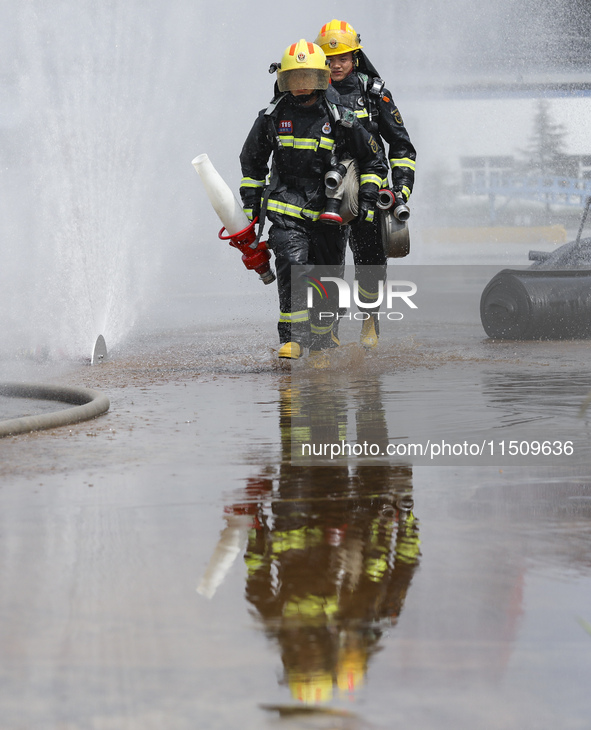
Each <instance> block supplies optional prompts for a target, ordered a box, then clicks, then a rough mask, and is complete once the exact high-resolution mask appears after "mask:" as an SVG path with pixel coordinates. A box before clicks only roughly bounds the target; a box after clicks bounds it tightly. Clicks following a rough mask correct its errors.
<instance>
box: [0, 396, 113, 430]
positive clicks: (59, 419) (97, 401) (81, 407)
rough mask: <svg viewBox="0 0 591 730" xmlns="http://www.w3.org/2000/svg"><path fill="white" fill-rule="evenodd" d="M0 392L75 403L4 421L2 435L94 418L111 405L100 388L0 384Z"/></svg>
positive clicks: (1, 422) (0, 428)
mask: <svg viewBox="0 0 591 730" xmlns="http://www.w3.org/2000/svg"><path fill="white" fill-rule="evenodd" d="M0 395H3V396H7V397H9V398H35V399H36V400H50V401H59V402H60V403H71V404H73V405H74V406H75V407H74V408H66V409H65V410H62V411H56V412H54V413H43V414H40V415H38V416H23V417H22V418H11V419H10V420H8V421H0V438H3V437H4V436H13V435H15V434H18V433H28V432H29V431H41V430H43V429H46V428H58V427H59V426H69V425H71V424H73V423H79V422H80V421H88V420H89V419H91V418H95V417H96V416H100V415H101V414H102V413H106V412H107V411H108V410H109V407H110V405H111V404H110V402H109V399H108V398H107V396H105V395H103V394H102V393H99V392H98V391H96V390H90V389H89V388H73V387H69V386H60V385H44V384H38V383H0Z"/></svg>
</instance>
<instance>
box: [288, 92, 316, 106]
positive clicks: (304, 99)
mask: <svg viewBox="0 0 591 730" xmlns="http://www.w3.org/2000/svg"><path fill="white" fill-rule="evenodd" d="M317 95H318V92H317V91H316V90H314V91H313V92H312V93H311V94H300V95H299V96H294V97H293V98H294V99H295V100H296V101H297V103H298V104H307V103H308V102H309V101H312V99H313V98H314V97H315V96H317Z"/></svg>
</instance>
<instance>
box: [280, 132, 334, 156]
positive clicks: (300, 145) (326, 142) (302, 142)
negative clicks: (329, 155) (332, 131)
mask: <svg viewBox="0 0 591 730" xmlns="http://www.w3.org/2000/svg"><path fill="white" fill-rule="evenodd" d="M279 141H280V142H281V144H282V145H283V147H293V149H294V150H311V151H312V152H316V150H317V149H318V148H319V147H320V148H321V149H323V150H331V149H332V148H333V147H334V139H330V138H329V137H321V138H320V139H319V140H318V139H306V138H305V137H293V136H292V135H288V134H280V135H279Z"/></svg>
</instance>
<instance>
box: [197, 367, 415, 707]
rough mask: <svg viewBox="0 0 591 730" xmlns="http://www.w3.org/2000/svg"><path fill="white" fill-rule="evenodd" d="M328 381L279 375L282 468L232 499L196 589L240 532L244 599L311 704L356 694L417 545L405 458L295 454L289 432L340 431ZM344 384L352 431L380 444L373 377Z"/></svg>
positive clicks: (211, 585)
mask: <svg viewBox="0 0 591 730" xmlns="http://www.w3.org/2000/svg"><path fill="white" fill-rule="evenodd" d="M314 375H316V374H314ZM334 385H335V384H334V383H332V384H330V383H328V382H326V381H324V380H323V379H322V375H320V374H318V377H317V378H316V379H314V380H311V381H309V382H308V383H307V385H306V387H300V384H298V385H296V384H295V383H294V382H292V379H291V378H290V377H288V378H286V379H285V381H284V382H283V383H281V385H280V430H281V444H282V460H281V464H280V467H279V473H278V475H271V476H270V475H269V474H270V473H272V466H270V468H269V470H267V471H266V472H263V473H262V474H261V476H260V477H258V478H253V479H249V480H248V483H247V486H246V488H245V489H244V490H243V492H242V493H241V494H240V495H239V497H238V499H236V501H235V503H234V504H233V505H231V506H229V507H228V508H227V510H226V511H227V515H226V519H227V523H228V527H227V528H226V530H225V531H224V534H223V536H222V540H221V541H220V543H219V544H218V547H217V550H216V556H214V559H213V560H212V562H211V563H210V568H209V569H208V572H207V574H206V576H205V578H204V580H203V581H202V584H201V586H200V592H201V593H204V594H206V595H212V593H213V591H214V590H215V586H216V585H217V584H219V582H220V581H221V580H222V578H223V575H224V574H225V572H226V571H227V569H228V566H229V564H231V562H232V561H233V559H234V558H235V556H236V554H237V553H238V552H239V551H240V550H241V547H242V546H241V540H242V537H241V536H242V535H243V534H244V533H245V532H247V538H246V542H247V547H246V553H245V562H246V566H247V572H248V575H247V579H246V598H247V600H248V601H249V603H250V604H251V605H252V606H253V607H254V608H255V609H256V613H257V615H258V617H259V618H260V620H261V621H262V623H263V626H264V630H265V632H266V634H267V636H268V637H269V638H271V639H273V640H274V641H276V642H277V645H278V647H279V650H280V654H281V660H282V663H283V667H284V677H283V679H284V682H285V683H286V684H287V685H288V686H289V689H290V692H291V695H292V698H293V699H295V700H297V701H299V702H300V703H303V704H304V705H306V706H310V705H318V704H320V703H324V702H328V701H329V700H331V699H332V698H333V697H334V696H335V694H336V695H341V696H342V695H345V696H348V697H349V698H352V697H353V696H354V693H355V691H356V690H358V689H359V687H360V686H361V685H362V684H363V682H364V679H365V676H366V672H367V668H368V663H369V660H370V659H371V657H372V655H373V654H374V653H375V652H376V651H377V650H378V645H379V640H380V637H381V635H382V633H383V631H384V629H385V628H386V627H389V626H393V625H395V624H396V622H397V620H398V616H399V615H400V613H401V611H402V608H403V606H404V601H405V597H406V593H407V590H408V588H409V586H410V583H411V581H412V577H413V574H414V572H415V570H416V568H417V566H418V563H419V554H420V553H419V531H418V522H417V520H416V518H415V516H414V514H413V499H412V468H411V467H410V466H407V465H402V466H401V465H397V466H379V465H355V466H354V467H350V466H349V464H347V463H345V462H339V464H338V465H335V466H324V465H322V466H318V465H312V466H308V465H306V466H302V465H296V464H293V463H292V462H291V448H292V440H296V441H310V440H313V441H314V442H316V443H317V442H325V441H328V442H330V441H335V440H336V438H335V437H339V434H340V435H341V436H342V435H343V434H344V432H345V431H346V428H347V405H348V404H347V397H346V391H344V390H343V389H342V388H341V389H339V388H338V387H334ZM328 391H330V396H331V397H330V399H329V398H326V397H323V393H326V392H328ZM351 392H353V393H354V399H355V402H354V405H355V410H356V433H357V440H358V441H362V440H364V439H367V440H371V441H372V442H373V443H376V442H379V441H383V442H384V443H385V442H387V438H388V433H387V428H386V419H385V413H384V408H383V405H382V402H381V396H380V384H379V381H378V380H374V381H371V380H370V381H369V384H368V382H367V381H366V382H365V383H364V384H363V387H362V388H360V389H358V390H353V391H351Z"/></svg>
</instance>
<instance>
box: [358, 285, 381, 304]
mask: <svg viewBox="0 0 591 730" xmlns="http://www.w3.org/2000/svg"><path fill="white" fill-rule="evenodd" d="M357 291H358V292H359V294H360V295H361V296H362V297H364V298H365V299H368V300H369V301H370V302H375V301H376V299H377V298H378V294H379V293H380V292H378V291H376V292H373V291H365V289H362V288H361V287H360V286H359V282H358V283H357Z"/></svg>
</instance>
